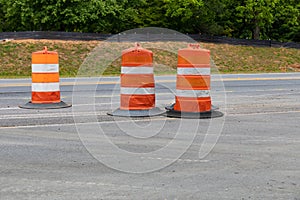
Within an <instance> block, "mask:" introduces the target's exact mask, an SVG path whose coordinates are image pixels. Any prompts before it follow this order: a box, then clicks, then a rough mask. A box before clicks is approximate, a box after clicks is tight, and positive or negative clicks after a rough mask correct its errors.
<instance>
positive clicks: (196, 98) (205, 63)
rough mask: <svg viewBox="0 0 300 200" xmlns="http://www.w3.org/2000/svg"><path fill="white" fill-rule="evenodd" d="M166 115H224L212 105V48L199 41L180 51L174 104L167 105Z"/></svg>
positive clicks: (189, 116) (192, 116)
mask: <svg viewBox="0 0 300 200" xmlns="http://www.w3.org/2000/svg"><path fill="white" fill-rule="evenodd" d="M166 109H167V116H169V117H182V118H211V117H218V116H222V115H223V114H222V113H221V112H219V111H216V109H217V108H216V107H214V106H212V105H211V97H210V51H209V50H206V49H201V48H200V45H198V44H189V46H188V48H184V49H180V50H179V51H178V64H177V79H176V97H175V104H173V105H171V106H169V107H166Z"/></svg>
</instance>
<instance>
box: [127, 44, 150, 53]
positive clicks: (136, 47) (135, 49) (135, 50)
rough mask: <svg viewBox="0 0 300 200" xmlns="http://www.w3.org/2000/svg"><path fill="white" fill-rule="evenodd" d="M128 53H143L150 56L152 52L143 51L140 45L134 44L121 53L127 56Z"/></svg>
mask: <svg viewBox="0 0 300 200" xmlns="http://www.w3.org/2000/svg"><path fill="white" fill-rule="evenodd" d="M128 53H145V54H152V51H150V50H148V49H144V48H143V47H142V46H141V45H140V43H138V42H136V43H135V45H134V47H132V48H129V49H125V50H123V51H122V54H128Z"/></svg>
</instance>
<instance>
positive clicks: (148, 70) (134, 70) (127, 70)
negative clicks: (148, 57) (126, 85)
mask: <svg viewBox="0 0 300 200" xmlns="http://www.w3.org/2000/svg"><path fill="white" fill-rule="evenodd" d="M121 74H153V67H123V66H122V68H121Z"/></svg>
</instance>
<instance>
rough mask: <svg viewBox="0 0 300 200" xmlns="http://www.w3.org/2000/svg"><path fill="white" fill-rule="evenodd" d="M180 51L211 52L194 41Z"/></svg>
mask: <svg viewBox="0 0 300 200" xmlns="http://www.w3.org/2000/svg"><path fill="white" fill-rule="evenodd" d="M179 51H188V52H203V53H210V50H208V49H203V48H201V46H200V44H192V43H191V44H188V46H187V48H183V49H180V50H179Z"/></svg>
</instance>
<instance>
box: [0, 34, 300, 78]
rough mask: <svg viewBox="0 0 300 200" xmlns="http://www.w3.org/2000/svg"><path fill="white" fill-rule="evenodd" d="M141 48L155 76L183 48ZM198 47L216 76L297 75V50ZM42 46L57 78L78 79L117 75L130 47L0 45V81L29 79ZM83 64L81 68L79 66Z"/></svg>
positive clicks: (172, 66)
mask: <svg viewBox="0 0 300 200" xmlns="http://www.w3.org/2000/svg"><path fill="white" fill-rule="evenodd" d="M142 45H143V46H144V47H147V48H148V49H150V50H152V51H153V52H154V63H155V73H156V74H174V73H176V62H177V58H176V50H177V49H178V48H180V47H185V46H186V44H178V43H172V42H170V43H151V44H146V43H145V44H142ZM201 45H202V47H204V48H206V49H209V50H210V51H211V54H212V58H213V60H214V63H215V64H216V67H217V69H218V70H219V72H220V73H264V72H296V71H300V50H298V49H287V48H268V47H249V46H234V45H227V44H210V43H201ZM43 46H47V47H48V50H50V51H57V52H58V53H59V58H60V74H61V76H62V77H73V76H76V75H77V72H78V69H79V68H80V66H84V67H81V69H84V70H81V72H82V73H81V75H90V76H93V75H100V74H104V75H118V74H119V73H120V65H121V62H120V57H119V55H120V53H121V51H122V50H123V49H126V48H128V47H131V46H133V44H129V43H113V44H112V43H110V44H107V43H103V42H97V41H89V42H85V41H50V40H13V41H8V42H1V43H0V78H11V77H17V78H18V77H20V78H21V77H30V75H31V53H32V52H35V51H40V50H42V49H43ZM96 47H97V49H96V50H95V48H96ZM170 50H171V51H170ZM172 51H173V52H175V53H172ZM88 55H89V56H88ZM86 58H87V59H86ZM84 61H85V64H84V65H82V63H83V62H84ZM90 66H91V67H90Z"/></svg>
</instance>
